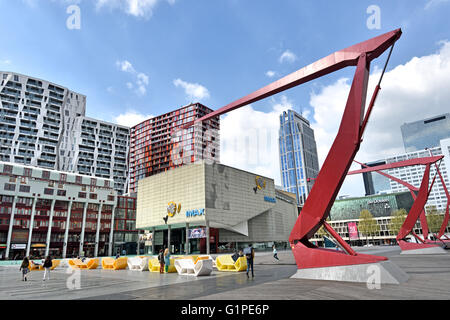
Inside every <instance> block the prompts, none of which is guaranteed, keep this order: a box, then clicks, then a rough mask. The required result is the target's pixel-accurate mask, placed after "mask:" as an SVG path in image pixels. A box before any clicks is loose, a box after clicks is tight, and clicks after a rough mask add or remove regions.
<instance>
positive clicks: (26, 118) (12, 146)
mask: <svg viewBox="0 0 450 320" xmlns="http://www.w3.org/2000/svg"><path fill="white" fill-rule="evenodd" d="M0 77H1V78H0V79H1V82H0V83H1V84H0V141H1V147H0V161H10V162H14V163H21V164H26V165H32V166H39V167H44V168H47V169H52V170H62V169H63V166H64V164H65V163H66V162H67V161H68V159H69V158H68V157H69V155H70V152H71V145H70V144H69V143H68V141H69V139H70V135H71V133H72V132H73V130H74V121H75V118H76V117H77V116H82V115H84V114H85V111H86V97H85V96H84V95H81V94H79V93H76V92H73V91H71V90H69V89H67V88H64V87H62V86H59V85H56V84H53V83H51V82H48V81H44V80H41V79H37V78H32V77H28V76H25V75H21V74H17V73H11V72H0Z"/></svg>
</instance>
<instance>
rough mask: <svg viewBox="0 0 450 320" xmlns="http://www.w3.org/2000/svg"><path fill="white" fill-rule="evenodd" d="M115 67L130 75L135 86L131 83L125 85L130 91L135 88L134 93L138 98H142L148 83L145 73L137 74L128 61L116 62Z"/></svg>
mask: <svg viewBox="0 0 450 320" xmlns="http://www.w3.org/2000/svg"><path fill="white" fill-rule="evenodd" d="M116 66H117V68H118V69H119V70H120V71H122V72H125V73H130V74H131V75H133V77H134V78H135V84H133V83H131V82H127V83H126V86H127V88H128V89H130V90H131V89H133V88H134V87H136V90H135V92H136V93H137V94H138V95H140V96H143V95H145V94H146V93H147V87H148V85H149V83H150V81H149V77H148V76H147V75H146V74H145V73H142V72H137V71H136V69H135V68H134V67H133V65H132V64H131V62H129V61H128V60H124V61H116Z"/></svg>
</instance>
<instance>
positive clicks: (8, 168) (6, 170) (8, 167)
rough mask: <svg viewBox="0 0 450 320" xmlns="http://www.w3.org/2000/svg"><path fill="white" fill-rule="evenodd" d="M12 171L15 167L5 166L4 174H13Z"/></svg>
mask: <svg viewBox="0 0 450 320" xmlns="http://www.w3.org/2000/svg"><path fill="white" fill-rule="evenodd" d="M12 169H13V167H12V166H10V165H9V164H5V165H4V166H3V172H4V173H12Z"/></svg>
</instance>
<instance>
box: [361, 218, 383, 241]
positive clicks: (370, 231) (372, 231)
mask: <svg viewBox="0 0 450 320" xmlns="http://www.w3.org/2000/svg"><path fill="white" fill-rule="evenodd" d="M358 229H359V232H360V233H361V234H362V235H365V236H366V240H367V244H369V236H372V240H373V236H374V235H376V234H377V233H378V232H380V226H379V225H378V222H377V220H375V218H374V217H373V215H372V214H371V213H370V211H369V210H367V209H364V210H362V211H361V212H360V214H359V223H358Z"/></svg>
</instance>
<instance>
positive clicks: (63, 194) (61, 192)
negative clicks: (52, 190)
mask: <svg viewBox="0 0 450 320" xmlns="http://www.w3.org/2000/svg"><path fill="white" fill-rule="evenodd" d="M56 194H57V195H58V196H60V197H65V196H66V190H58V191H57V192H56Z"/></svg>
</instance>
